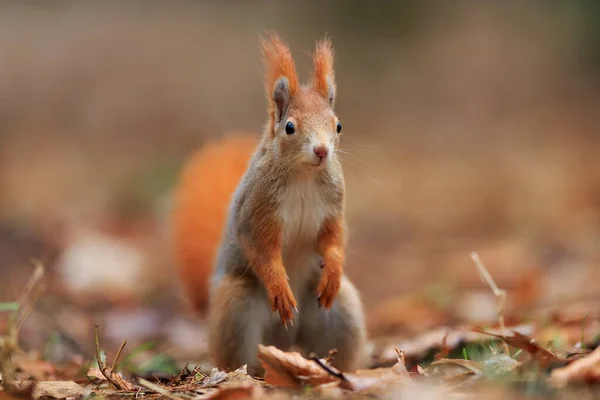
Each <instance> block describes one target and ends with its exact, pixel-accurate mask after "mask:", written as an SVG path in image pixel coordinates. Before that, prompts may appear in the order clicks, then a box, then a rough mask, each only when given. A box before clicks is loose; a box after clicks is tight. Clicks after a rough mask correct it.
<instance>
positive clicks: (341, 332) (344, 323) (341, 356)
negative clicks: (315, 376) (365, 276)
mask: <svg viewBox="0 0 600 400" xmlns="http://www.w3.org/2000/svg"><path fill="white" fill-rule="evenodd" d="M304 300H305V301H303V302H302V306H301V307H302V308H301V310H302V311H303V312H301V313H300V317H301V322H300V330H299V332H298V337H297V343H296V344H297V345H298V347H300V348H301V349H302V352H303V354H304V355H305V356H308V355H310V354H311V353H314V354H316V355H317V356H319V357H322V358H324V357H326V356H327V355H328V353H329V351H330V350H332V349H336V350H337V353H336V354H335V356H334V359H333V362H332V364H333V366H334V367H336V368H337V369H339V370H342V371H355V370H356V369H358V368H361V367H363V366H364V364H365V361H366V358H365V342H366V328H365V317H364V312H363V308H362V304H361V300H360V297H359V294H358V291H357V290H356V288H355V287H354V285H353V284H352V283H351V282H350V281H349V280H348V279H347V278H346V277H343V278H342V282H341V286H340V291H339V293H338V296H337V298H336V299H335V301H334V303H333V307H332V308H331V309H330V310H326V309H324V308H319V305H318V302H317V299H316V296H315V298H307V299H304Z"/></svg>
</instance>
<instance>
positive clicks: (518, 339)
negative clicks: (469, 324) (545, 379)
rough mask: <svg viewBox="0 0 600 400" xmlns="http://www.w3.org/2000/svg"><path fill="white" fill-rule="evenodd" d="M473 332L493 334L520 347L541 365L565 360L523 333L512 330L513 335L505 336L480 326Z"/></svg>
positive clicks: (507, 342) (511, 344)
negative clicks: (486, 330) (487, 330)
mask: <svg viewBox="0 0 600 400" xmlns="http://www.w3.org/2000/svg"><path fill="white" fill-rule="evenodd" d="M473 330H474V331H475V332H479V333H483V334H485V335H489V336H493V337H496V338H498V339H501V340H503V341H504V342H506V344H508V345H509V346H512V347H516V348H518V349H522V350H524V351H526V352H527V353H529V354H530V355H531V356H532V357H533V358H534V359H535V360H537V361H538V362H540V364H542V365H544V366H545V365H548V364H550V363H551V362H565V361H566V360H565V359H563V358H561V357H558V356H557V355H556V354H554V353H553V352H551V351H550V350H548V349H546V348H544V347H542V346H541V345H539V344H538V343H536V342H535V341H534V340H533V339H532V338H530V337H529V336H526V335H523V334H521V333H519V332H516V331H512V333H513V336H505V335H499V334H495V333H490V332H485V331H484V330H483V329H482V328H474V329H473Z"/></svg>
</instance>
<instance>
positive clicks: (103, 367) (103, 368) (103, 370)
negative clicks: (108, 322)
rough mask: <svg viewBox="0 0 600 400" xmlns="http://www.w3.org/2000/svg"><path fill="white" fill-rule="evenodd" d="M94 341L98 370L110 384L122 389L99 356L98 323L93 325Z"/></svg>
mask: <svg viewBox="0 0 600 400" xmlns="http://www.w3.org/2000/svg"><path fill="white" fill-rule="evenodd" d="M94 342H95V344H96V362H97V363H98V368H99V369H100V372H101V373H102V375H104V377H105V378H106V380H107V381H108V382H109V383H110V384H111V385H113V386H114V387H115V388H116V389H117V390H120V389H123V388H122V387H121V385H119V384H118V383H117V382H116V381H115V380H114V379H113V377H112V370H111V371H107V370H106V364H104V362H103V361H102V358H101V357H100V339H99V338H98V325H95V327H94Z"/></svg>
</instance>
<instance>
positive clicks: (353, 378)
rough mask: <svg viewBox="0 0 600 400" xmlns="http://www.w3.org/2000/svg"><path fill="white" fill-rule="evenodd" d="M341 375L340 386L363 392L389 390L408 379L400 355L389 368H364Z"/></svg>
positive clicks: (375, 392) (377, 392)
mask: <svg viewBox="0 0 600 400" xmlns="http://www.w3.org/2000/svg"><path fill="white" fill-rule="evenodd" d="M342 375H343V378H342V382H341V384H340V386H341V387H342V388H344V389H349V390H353V391H356V392H361V393H363V394H366V393H368V394H381V393H384V392H389V391H390V390H392V389H395V388H397V387H398V386H399V385H401V384H403V383H406V382H409V381H410V375H409V373H408V371H407V370H406V367H405V366H404V359H403V357H402V356H400V357H398V359H397V361H396V364H395V365H394V366H392V367H390V368H375V369H364V370H358V371H356V372H354V373H344V374H342Z"/></svg>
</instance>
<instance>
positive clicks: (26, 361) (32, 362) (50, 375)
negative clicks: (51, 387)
mask: <svg viewBox="0 0 600 400" xmlns="http://www.w3.org/2000/svg"><path fill="white" fill-rule="evenodd" d="M14 364H15V367H16V368H17V370H18V371H22V372H23V373H24V374H21V375H26V376H27V377H25V376H23V378H27V379H33V380H36V381H46V380H49V379H56V367H55V366H54V364H52V363H50V362H48V361H44V360H40V359H34V358H31V357H28V356H26V355H23V356H20V357H15V358H14Z"/></svg>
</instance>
